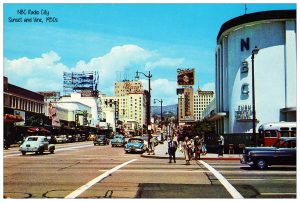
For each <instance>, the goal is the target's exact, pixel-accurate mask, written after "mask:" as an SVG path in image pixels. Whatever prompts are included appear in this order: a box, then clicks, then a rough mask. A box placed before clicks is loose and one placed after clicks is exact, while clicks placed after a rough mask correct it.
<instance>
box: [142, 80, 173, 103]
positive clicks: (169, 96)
mask: <svg viewBox="0 0 300 202" xmlns="http://www.w3.org/2000/svg"><path fill="white" fill-rule="evenodd" d="M141 81H142V84H143V87H144V89H145V90H148V80H145V79H141ZM150 85H151V100H152V102H151V103H152V105H153V100H154V99H159V100H160V99H162V100H163V105H171V104H176V103H177V95H176V88H177V82H176V81H170V80H168V79H156V80H151V84H150Z"/></svg>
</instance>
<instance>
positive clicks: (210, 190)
mask: <svg viewBox="0 0 300 202" xmlns="http://www.w3.org/2000/svg"><path fill="white" fill-rule="evenodd" d="M3 156H4V169H3V172H4V177H3V180H4V197H6V198H233V197H236V198H239V197H243V198H273V197H276V198H296V167H295V166H284V167H277V166H276V167H275V166H274V167H271V168H269V169H268V170H264V171H260V170H251V169H250V168H249V167H247V166H243V165H241V164H240V163H239V162H238V161H228V160H227V161H220V160H219V161H217V160H206V161H192V163H191V165H189V166H187V165H185V161H184V160H177V163H176V164H174V163H172V164H169V163H168V160H167V159H155V158H142V157H141V156H140V154H125V152H124V149H123V148H122V147H113V148H112V147H111V145H108V146H94V145H93V143H92V142H80V143H71V144H61V145H56V150H55V153H54V154H48V153H45V154H43V155H35V154H30V153H29V154H26V155H25V156H22V155H21V154H20V153H19V152H18V151H17V148H10V149H9V150H5V151H4V154H3ZM220 174H221V175H220ZM222 177H223V178H222ZM231 185H232V186H231Z"/></svg>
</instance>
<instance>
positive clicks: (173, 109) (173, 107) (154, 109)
mask: <svg viewBox="0 0 300 202" xmlns="http://www.w3.org/2000/svg"><path fill="white" fill-rule="evenodd" d="M162 111H163V114H164V113H166V112H171V113H173V114H175V115H177V104H174V105H167V106H163V107H162ZM151 115H152V116H153V115H160V106H151Z"/></svg>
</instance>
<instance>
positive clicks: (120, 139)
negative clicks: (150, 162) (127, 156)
mask: <svg viewBox="0 0 300 202" xmlns="http://www.w3.org/2000/svg"><path fill="white" fill-rule="evenodd" d="M124 145H125V137H124V136H123V135H120V134H116V135H115V136H114V138H113V139H112V140H111V146H112V147H116V146H121V147H123V146H124Z"/></svg>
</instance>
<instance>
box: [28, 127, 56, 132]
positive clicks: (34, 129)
mask: <svg viewBox="0 0 300 202" xmlns="http://www.w3.org/2000/svg"><path fill="white" fill-rule="evenodd" d="M27 132H29V133H35V132H42V133H51V132H50V131H49V130H47V129H45V128H42V127H39V128H37V127H32V128H28V130H27Z"/></svg>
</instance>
